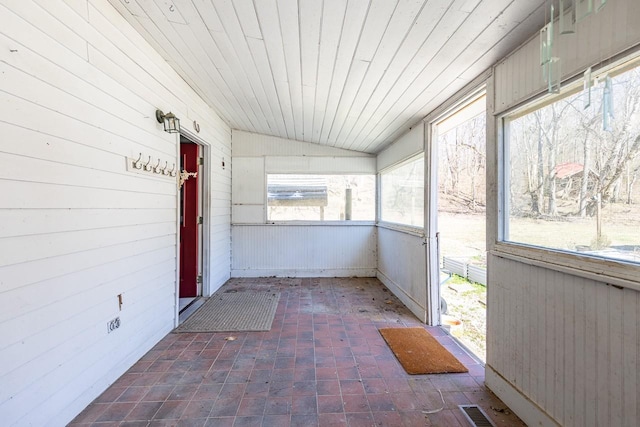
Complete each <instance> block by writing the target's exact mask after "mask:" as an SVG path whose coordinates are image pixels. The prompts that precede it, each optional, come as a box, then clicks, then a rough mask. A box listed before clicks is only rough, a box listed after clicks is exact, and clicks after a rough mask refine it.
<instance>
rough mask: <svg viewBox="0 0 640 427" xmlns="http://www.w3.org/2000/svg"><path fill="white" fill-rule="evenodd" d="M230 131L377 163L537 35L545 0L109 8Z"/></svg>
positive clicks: (294, 0) (199, 0) (309, 0)
mask: <svg viewBox="0 0 640 427" xmlns="http://www.w3.org/2000/svg"><path fill="white" fill-rule="evenodd" d="M109 1H110V3H111V4H113V5H114V6H115V7H116V8H117V9H118V10H119V11H120V13H121V14H122V15H123V16H124V17H125V18H126V19H127V20H128V21H129V22H130V23H131V24H132V25H133V26H134V27H135V28H136V29H137V30H138V31H139V32H140V34H141V35H142V36H143V37H144V38H145V39H146V40H147V41H148V42H149V43H151V45H152V46H154V48H155V49H156V50H157V51H158V52H159V53H160V54H161V55H162V56H163V57H164V59H165V60H167V61H168V62H169V63H170V64H171V65H172V67H173V68H174V69H175V70H176V71H177V72H178V73H179V74H180V75H181V76H182V78H184V79H185V80H186V81H187V82H188V83H189V84H190V85H191V86H192V87H193V88H194V89H195V90H196V92H198V94H200V96H202V98H203V99H204V100H205V101H206V102H208V103H209V105H211V107H212V108H213V109H214V110H216V111H217V112H218V113H219V114H220V115H221V116H222V117H223V118H224V119H225V120H226V121H227V122H228V123H229V125H230V126H231V127H232V128H234V129H242V130H246V131H249V132H256V133H261V134H266V135H274V136H279V137H283V138H289V139H296V140H299V141H307V142H314V143H319V144H326V145H330V146H335V147H339V148H346V149H351V150H356V151H364V152H369V153H375V152H377V151H379V150H380V149H382V148H383V147H385V146H386V145H388V144H389V143H390V142H392V141H393V140H394V139H395V138H397V137H398V136H400V135H401V134H403V133H404V132H406V131H407V130H408V129H409V128H410V127H411V126H413V125H414V124H416V123H417V122H419V121H420V120H421V119H422V118H423V117H424V116H425V115H426V114H428V113H429V112H430V111H431V110H433V109H434V108H435V107H437V106H438V105H439V104H441V103H442V102H443V101H444V100H446V99H447V97H450V96H451V95H453V94H454V93H455V92H456V91H458V90H459V89H461V88H462V87H463V86H464V85H465V84H466V83H468V82H470V81H471V80H473V79H474V78H475V77H476V76H478V75H479V74H480V73H482V72H483V71H484V70H486V69H487V68H488V67H490V66H491V65H492V64H494V63H495V62H496V61H498V60H499V59H500V58H502V57H504V56H505V55H506V54H507V53H508V52H510V51H511V50H512V49H513V48H515V47H517V46H518V45H519V44H521V43H522V42H523V41H524V40H526V39H527V38H528V37H529V36H531V35H532V34H533V33H535V31H536V30H537V29H538V28H540V27H542V26H543V25H544V19H545V11H544V4H545V1H544V0H453V1H450V0H109Z"/></svg>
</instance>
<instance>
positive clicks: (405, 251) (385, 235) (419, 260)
mask: <svg viewBox="0 0 640 427" xmlns="http://www.w3.org/2000/svg"><path fill="white" fill-rule="evenodd" d="M422 242H423V238H422V237H420V236H418V235H416V234H412V233H407V232H405V231H401V230H394V229H390V228H385V227H378V278H379V279H380V281H382V283H384V284H385V286H386V287H387V288H389V289H390V290H391V291H392V292H393V293H394V295H395V296H397V297H398V298H399V299H400V300H401V301H402V302H403V303H404V304H405V305H406V306H407V307H408V308H409V310H411V312H412V313H413V314H415V315H416V317H417V318H418V319H420V320H421V321H422V322H426V320H427V267H426V255H425V247H424V246H423V244H422Z"/></svg>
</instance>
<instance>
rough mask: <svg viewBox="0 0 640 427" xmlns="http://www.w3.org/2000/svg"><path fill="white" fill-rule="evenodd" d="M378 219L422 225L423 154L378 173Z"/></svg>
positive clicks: (416, 225) (415, 225)
mask: <svg viewBox="0 0 640 427" xmlns="http://www.w3.org/2000/svg"><path fill="white" fill-rule="evenodd" d="M381 186H382V187H381V191H380V193H381V219H382V220H383V221H386V222H393V223H396V224H403V225H410V226H414V227H423V226H424V156H423V155H420V156H419V157H415V158H413V159H411V160H409V161H408V162H406V163H404V164H402V165H400V166H398V167H395V168H393V169H391V170H389V171H387V172H383V173H382V174H381Z"/></svg>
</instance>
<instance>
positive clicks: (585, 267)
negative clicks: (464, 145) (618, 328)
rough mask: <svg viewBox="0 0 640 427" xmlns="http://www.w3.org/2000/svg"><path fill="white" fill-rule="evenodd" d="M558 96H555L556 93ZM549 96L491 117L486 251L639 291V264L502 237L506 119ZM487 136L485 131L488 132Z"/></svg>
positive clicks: (505, 224) (504, 228) (639, 55)
mask: <svg viewBox="0 0 640 427" xmlns="http://www.w3.org/2000/svg"><path fill="white" fill-rule="evenodd" d="M634 58H640V52H639V51H636V52H635V54H633V55H628V56H625V58H624V59H621V60H620V61H616V62H615V63H613V64H611V63H609V64H607V65H606V66H604V67H600V68H598V69H594V70H593V75H594V77H595V76H596V75H600V74H605V73H606V72H608V71H610V70H611V69H613V68H617V67H619V66H621V65H623V64H625V63H627V62H629V61H632V60H634ZM576 85H578V83H576V82H575V81H572V82H570V83H569V84H567V87H566V89H565V90H563V91H562V93H561V97H562V96H566V93H567V91H571V90H572V89H574V90H575V88H574V87H573V86H576ZM556 96H557V95H556ZM545 98H546V99H549V98H551V96H549V97H548V96H547V95H546V94H543V95H541V96H540V95H538V96H533V97H531V98H529V99H528V100H526V101H524V102H523V103H521V104H520V105H518V106H516V107H514V108H511V109H509V110H507V111H504V112H501V113H500V114H499V115H497V116H495V117H494V120H495V121H494V123H495V131H496V135H495V136H496V138H497V166H498V167H497V190H498V200H497V202H498V204H497V207H496V208H497V209H496V211H495V212H496V214H497V222H498V223H497V226H498V228H497V230H496V231H497V233H496V235H495V236H494V237H495V240H494V241H493V242H491V244H490V245H488V252H489V253H491V254H492V255H494V256H497V257H500V258H506V259H511V260H514V261H519V262H522V263H525V264H529V265H534V266H538V267H543V268H546V269H550V270H554V271H559V272H563V273H567V274H571V275H574V276H578V277H583V278H586V279H590V280H594V281H597V282H602V283H606V284H607V285H613V286H619V287H623V288H629V289H633V290H636V291H640V264H635V263H631V262H627V261H624V260H619V259H615V258H605V257H598V256H594V255H589V254H584V253H579V252H573V251H564V250H562V249H557V248H548V247H540V246H534V245H530V244H526V243H523V242H513V241H509V240H505V238H504V237H505V236H506V235H507V234H508V219H507V217H506V216H507V215H508V210H507V209H506V208H507V199H506V197H507V196H506V193H507V192H508V190H507V189H508V186H509V179H508V174H507V173H505V172H506V171H507V170H508V169H507V167H508V158H509V156H508V155H509V151H508V149H509V147H508V145H507V144H506V135H505V133H506V132H505V121H506V120H507V119H508V117H509V116H511V115H513V113H514V112H516V111H518V110H522V109H524V108H530V107H531V106H533V105H535V104H539V103H542V102H544V100H545ZM487 135H488V134H487Z"/></svg>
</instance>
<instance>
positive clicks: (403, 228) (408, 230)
mask: <svg viewBox="0 0 640 427" xmlns="http://www.w3.org/2000/svg"><path fill="white" fill-rule="evenodd" d="M377 226H378V227H380V228H384V229H386V230H392V231H397V232H399V233H404V234H410V235H412V236H416V237H420V238H424V228H422V227H413V226H410V225H402V224H396V223H394V222H379V223H378V224H377Z"/></svg>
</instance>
